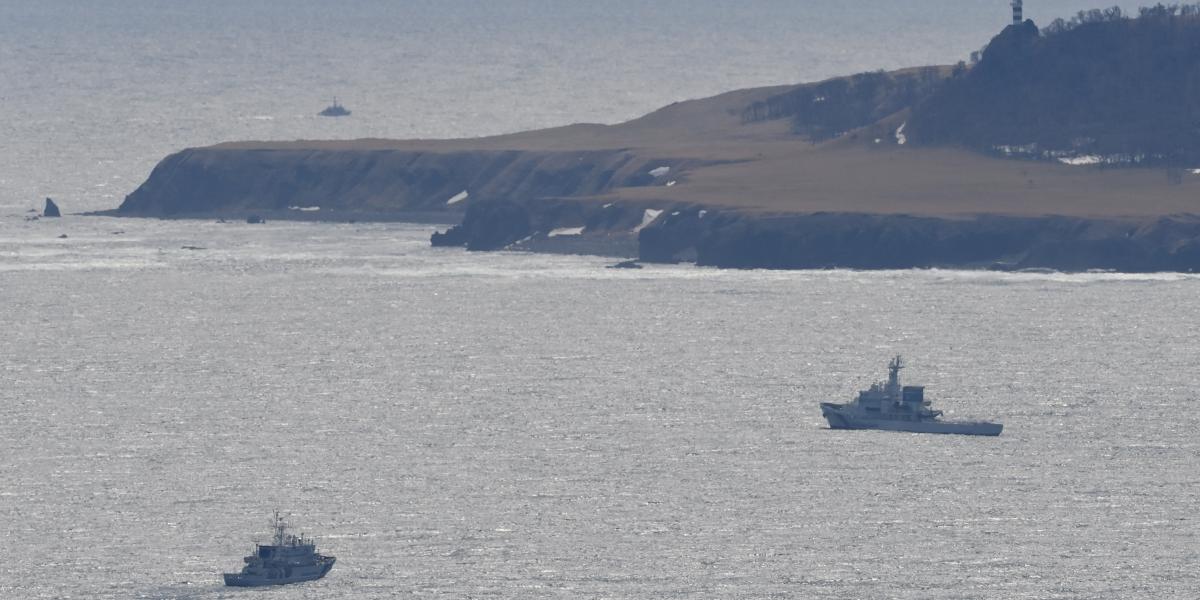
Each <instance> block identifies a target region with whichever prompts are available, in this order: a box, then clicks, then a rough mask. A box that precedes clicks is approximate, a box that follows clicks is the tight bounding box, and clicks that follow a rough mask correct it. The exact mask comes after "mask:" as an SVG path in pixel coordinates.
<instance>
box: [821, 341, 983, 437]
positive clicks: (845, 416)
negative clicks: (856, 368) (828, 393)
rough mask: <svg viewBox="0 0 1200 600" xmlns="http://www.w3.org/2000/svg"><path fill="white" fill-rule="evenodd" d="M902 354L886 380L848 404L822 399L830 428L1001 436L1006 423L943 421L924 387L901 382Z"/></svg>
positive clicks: (894, 362)
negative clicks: (931, 403) (930, 401)
mask: <svg viewBox="0 0 1200 600" xmlns="http://www.w3.org/2000/svg"><path fill="white" fill-rule="evenodd" d="M903 368H904V362H903V361H902V360H901V359H900V357H899V356H896V358H894V359H892V362H890V363H888V380H887V383H884V382H879V383H875V384H872V385H871V388H870V389H866V390H862V391H860V392H859V393H858V396H857V397H856V398H855V399H854V400H851V401H850V402H847V403H845V404H837V403H834V402H822V403H821V413H822V414H823V415H825V419H826V420H827V421H829V428H830V429H884V430H888V431H909V432H913V433H957V434H962V435H1000V431H1001V430H1003V429H1004V425H1002V424H1000V423H988V422H985V421H943V420H942V419H941V416H942V411H940V410H933V409H932V408H931V407H930V403H929V401H928V400H926V399H925V386H920V385H906V386H901V385H900V369H903Z"/></svg>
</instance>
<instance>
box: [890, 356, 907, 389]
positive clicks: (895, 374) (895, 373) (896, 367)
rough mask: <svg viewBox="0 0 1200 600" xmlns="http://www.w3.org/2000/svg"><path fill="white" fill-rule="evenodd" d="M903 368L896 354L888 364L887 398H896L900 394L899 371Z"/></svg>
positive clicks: (902, 363)
mask: <svg viewBox="0 0 1200 600" xmlns="http://www.w3.org/2000/svg"><path fill="white" fill-rule="evenodd" d="M903 368H904V361H902V360H900V355H899V354H897V355H896V358H893V359H892V362H890V363H888V382H887V393H888V395H889V396H898V395H899V393H900V369H903Z"/></svg>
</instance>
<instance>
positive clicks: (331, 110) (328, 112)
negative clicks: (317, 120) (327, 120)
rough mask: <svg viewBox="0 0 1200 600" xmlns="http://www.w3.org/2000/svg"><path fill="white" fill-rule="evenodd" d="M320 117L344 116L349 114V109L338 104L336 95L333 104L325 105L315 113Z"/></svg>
mask: <svg viewBox="0 0 1200 600" xmlns="http://www.w3.org/2000/svg"><path fill="white" fill-rule="evenodd" d="M317 114H318V115H320V116H322V117H346V116H349V115H350V111H349V110H346V107H345V106H342V105H341V104H338V101H337V96H334V98H333V104H330V105H329V106H326V107H325V110H323V111H321V112H319V113H317Z"/></svg>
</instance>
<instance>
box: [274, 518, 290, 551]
mask: <svg viewBox="0 0 1200 600" xmlns="http://www.w3.org/2000/svg"><path fill="white" fill-rule="evenodd" d="M271 528H272V529H274V530H275V545H276V546H282V545H283V538H284V530H285V529H286V528H287V523H284V522H283V517H280V516H279V511H275V523H274V524H273V525H272V526H271Z"/></svg>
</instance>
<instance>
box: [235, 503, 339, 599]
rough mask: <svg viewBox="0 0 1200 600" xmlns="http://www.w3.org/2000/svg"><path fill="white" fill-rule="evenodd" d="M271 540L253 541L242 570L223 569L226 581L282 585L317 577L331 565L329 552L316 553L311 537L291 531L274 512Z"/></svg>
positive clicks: (247, 584)
mask: <svg viewBox="0 0 1200 600" xmlns="http://www.w3.org/2000/svg"><path fill="white" fill-rule="evenodd" d="M272 529H273V530H274V532H275V537H274V539H272V540H271V544H255V547H254V554H251V555H250V556H247V557H246V558H245V559H244V560H245V561H246V566H245V567H244V568H243V569H242V572H241V573H225V585H232V586H238V587H255V586H260V585H283V584H285V583H296V582H299V581H312V580H314V579H320V578H322V577H324V576H325V574H326V573H328V572H329V570H330V569H332V568H333V561H335V560H337V559H336V558H334V557H332V556H324V555H321V554H317V546H316V544H314V543H313V541H312V540H310V539H306V538H303V537H299V536H295V535H292V534H291V533H288V531H287V523H286V522H284V520H283V518H281V517H280V516H279V513H278V512H276V513H275V522H274V523H273V524H272Z"/></svg>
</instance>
